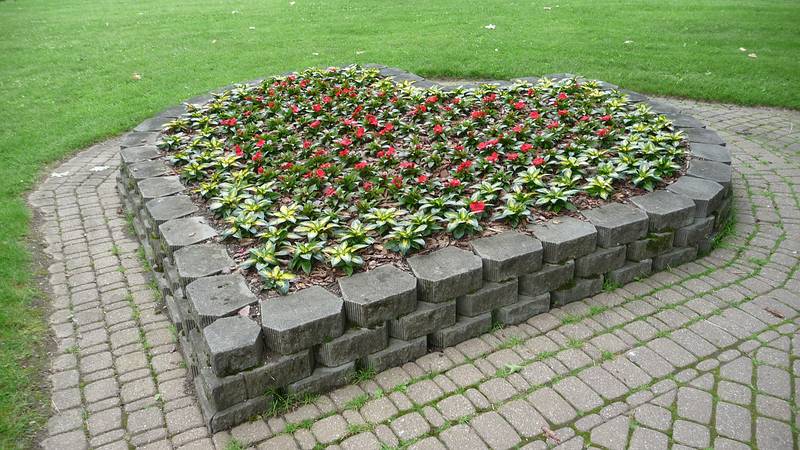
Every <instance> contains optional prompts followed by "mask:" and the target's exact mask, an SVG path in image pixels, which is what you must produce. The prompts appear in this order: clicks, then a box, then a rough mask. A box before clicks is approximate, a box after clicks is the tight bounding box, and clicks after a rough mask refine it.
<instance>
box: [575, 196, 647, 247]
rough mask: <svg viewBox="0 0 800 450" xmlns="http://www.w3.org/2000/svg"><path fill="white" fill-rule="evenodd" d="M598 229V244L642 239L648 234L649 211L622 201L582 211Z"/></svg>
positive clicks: (624, 242) (608, 244) (606, 244)
mask: <svg viewBox="0 0 800 450" xmlns="http://www.w3.org/2000/svg"><path fill="white" fill-rule="evenodd" d="M582 214H583V216H584V217H586V218H587V219H588V220H589V222H590V223H591V224H592V225H594V227H595V229H597V245H599V246H600V247H615V246H617V245H619V244H627V243H630V242H633V241H635V240H637V239H641V238H642V237H644V236H645V235H646V234H647V226H648V219H647V213H645V212H644V211H642V210H641V209H639V208H637V207H635V206H631V205H625V204H622V203H609V204H607V205H604V206H601V207H599V208H593V209H589V210H586V211H583V212H582Z"/></svg>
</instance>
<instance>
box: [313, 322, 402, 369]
mask: <svg viewBox="0 0 800 450" xmlns="http://www.w3.org/2000/svg"><path fill="white" fill-rule="evenodd" d="M387 345H389V328H388V327H387V326H386V324H383V325H380V326H378V327H376V328H372V329H370V328H350V329H349V330H346V331H345V332H344V334H342V335H341V336H339V337H338V338H335V339H331V340H329V341H326V342H324V343H322V344H320V345H318V346H317V347H316V349H315V356H314V360H315V361H316V362H317V364H321V365H323V366H325V367H337V366H341V365H342V364H344V363H348V362H350V361H355V360H356V359H358V358H361V357H364V356H367V355H368V354H370V353H375V352H377V351H379V350H383V349H384V348H386V346H387Z"/></svg>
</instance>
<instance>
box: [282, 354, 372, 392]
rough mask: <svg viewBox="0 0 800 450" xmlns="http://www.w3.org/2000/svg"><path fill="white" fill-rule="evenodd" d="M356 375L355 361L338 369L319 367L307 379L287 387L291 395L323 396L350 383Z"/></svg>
mask: <svg viewBox="0 0 800 450" xmlns="http://www.w3.org/2000/svg"><path fill="white" fill-rule="evenodd" d="M355 373H356V363H355V361H352V362H349V363H345V364H342V365H341V366H338V367H317V368H316V369H314V371H313V372H311V375H309V376H308V377H306V378H303V379H302V380H298V381H295V382H294V383H292V384H290V385H289V386H287V387H286V390H287V391H288V392H289V393H290V394H295V395H303V394H322V393H324V392H328V391H330V390H332V389H333V388H336V387H339V386H343V385H345V384H347V383H349V382H350V380H351V379H352V378H353V376H354V375H355Z"/></svg>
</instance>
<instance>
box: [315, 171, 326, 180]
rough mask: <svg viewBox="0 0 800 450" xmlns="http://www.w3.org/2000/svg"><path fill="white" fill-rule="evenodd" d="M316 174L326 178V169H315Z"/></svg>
mask: <svg viewBox="0 0 800 450" xmlns="http://www.w3.org/2000/svg"><path fill="white" fill-rule="evenodd" d="M314 175H316V176H318V177H319V178H325V171H324V170H322V169H317V170H315V171H314Z"/></svg>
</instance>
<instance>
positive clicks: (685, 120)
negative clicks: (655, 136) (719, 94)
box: [667, 114, 706, 128]
mask: <svg viewBox="0 0 800 450" xmlns="http://www.w3.org/2000/svg"><path fill="white" fill-rule="evenodd" d="M667 118H668V119H669V120H670V122H672V125H673V126H675V127H677V128H705V127H706V126H705V125H704V124H703V122H700V121H699V120H697V119H695V118H694V117H692V116H687V115H686V114H669V115H667Z"/></svg>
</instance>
